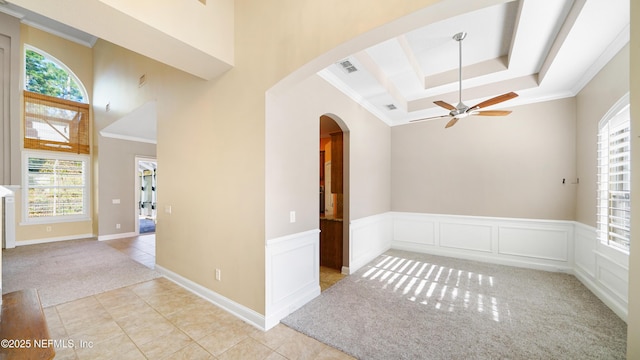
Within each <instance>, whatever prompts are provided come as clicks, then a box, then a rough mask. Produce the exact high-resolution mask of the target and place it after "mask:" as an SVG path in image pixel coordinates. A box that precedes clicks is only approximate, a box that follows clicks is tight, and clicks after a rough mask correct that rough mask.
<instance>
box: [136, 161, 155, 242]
mask: <svg viewBox="0 0 640 360" xmlns="http://www.w3.org/2000/svg"><path fill="white" fill-rule="evenodd" d="M141 161H147V162H154V163H155V164H156V167H157V166H158V159H157V158H155V157H151V156H145V155H136V156H135V157H134V161H133V162H134V169H133V177H134V181H133V183H134V188H133V194H134V202H135V203H137V206H136V210H135V211H134V212H133V215H134V219H133V226H134V227H135V230H134V231H135V234H136V236H137V235H140V214H139V212H140V187H141V186H142V185H141V184H140V177H139V176H138V170H139V169H140V162H141ZM156 181H157V179H156ZM156 206H158V203H157V200H156ZM157 211H158V209H157V207H156V220H157V217H158V215H157Z"/></svg>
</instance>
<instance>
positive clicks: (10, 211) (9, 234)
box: [0, 186, 16, 249]
mask: <svg viewBox="0 0 640 360" xmlns="http://www.w3.org/2000/svg"><path fill="white" fill-rule="evenodd" d="M0 199H3V200H2V201H3V202H4V205H3V206H1V207H0V216H3V218H0V221H2V222H3V223H4V226H0V229H2V232H3V234H4V235H3V236H4V247H5V248H6V249H13V248H14V247H16V198H15V193H14V191H12V190H11V189H8V188H6V187H3V186H0Z"/></svg>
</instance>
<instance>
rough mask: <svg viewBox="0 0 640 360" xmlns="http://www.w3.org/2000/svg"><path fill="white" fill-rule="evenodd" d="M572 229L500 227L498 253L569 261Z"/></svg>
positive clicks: (563, 227) (565, 227)
mask: <svg viewBox="0 0 640 360" xmlns="http://www.w3.org/2000/svg"><path fill="white" fill-rule="evenodd" d="M570 233H571V227H567V226H562V227H555V228H553V227H544V228H542V226H541V225H540V226H539V227H538V228H535V227H531V226H526V227H525V226H504V225H502V226H499V230H498V238H499V239H500V240H499V244H498V252H499V253H500V254H505V255H516V256H525V257H533V258H537V259H545V260H556V261H563V262H566V261H569V240H570V235H571V234H570Z"/></svg>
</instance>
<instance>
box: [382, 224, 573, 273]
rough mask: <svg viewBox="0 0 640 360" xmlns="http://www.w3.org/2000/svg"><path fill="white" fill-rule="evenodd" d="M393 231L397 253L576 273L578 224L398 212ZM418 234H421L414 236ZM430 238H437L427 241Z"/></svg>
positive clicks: (393, 242) (393, 244)
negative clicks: (572, 263)
mask: <svg viewBox="0 0 640 360" xmlns="http://www.w3.org/2000/svg"><path fill="white" fill-rule="evenodd" d="M420 222H421V224H419V223H420ZM393 226H394V233H393V235H394V238H393V241H392V247H393V248H396V249H402V250H409V251H418V252H427V253H432V254H435V255H443V256H453V257H459V258H464V259H470V260H478V261H486V262H493V263H497V264H505V265H513V266H521V267H529V268H535V269H542V270H550V271H566V272H570V271H571V268H572V265H571V262H572V260H573V253H572V252H571V251H570V248H571V247H572V244H573V223H572V222H565V221H549V220H531V219H508V218H490V217H479V216H456V215H440V214H415V213H398V212H397V213H394V215H393ZM414 231H418V235H414V236H411V235H410V234H411V233H412V232H414ZM427 234H429V235H431V234H433V237H434V239H433V240H430V241H428V242H426V241H424V240H423V239H425V237H426V236H427Z"/></svg>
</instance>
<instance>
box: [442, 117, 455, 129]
mask: <svg viewBox="0 0 640 360" xmlns="http://www.w3.org/2000/svg"><path fill="white" fill-rule="evenodd" d="M457 122H458V118H457V117H454V118H453V119H451V121H449V122H448V123H447V125H445V126H444V128H445V129H446V128H450V127H452V126H453V125H455V124H456V123H457Z"/></svg>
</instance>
